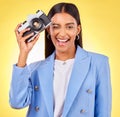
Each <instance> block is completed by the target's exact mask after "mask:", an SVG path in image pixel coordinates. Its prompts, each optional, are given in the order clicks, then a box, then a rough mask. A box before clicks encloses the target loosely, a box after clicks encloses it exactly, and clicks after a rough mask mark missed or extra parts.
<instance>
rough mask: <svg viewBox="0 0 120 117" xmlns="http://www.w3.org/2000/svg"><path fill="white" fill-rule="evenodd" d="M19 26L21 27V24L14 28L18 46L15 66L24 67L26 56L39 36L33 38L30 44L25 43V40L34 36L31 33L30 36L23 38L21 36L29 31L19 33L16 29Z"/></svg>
mask: <svg viewBox="0 0 120 117" xmlns="http://www.w3.org/2000/svg"><path fill="white" fill-rule="evenodd" d="M20 26H21V24H18V25H17V27H16V28H15V34H16V39H17V42H18V46H19V49H20V53H19V58H18V63H17V66H19V67H24V66H25V65H26V61H27V57H28V54H29V52H30V50H31V49H32V48H33V46H34V45H35V43H36V42H37V40H38V38H39V34H38V35H37V36H35V38H34V39H33V40H32V41H31V42H28V43H26V42H25V40H26V39H28V38H30V37H31V36H33V35H34V34H33V33H31V34H29V35H27V36H24V37H23V34H24V33H25V32H26V31H29V30H30V29H29V28H27V29H24V30H22V31H21V32H19V31H18V29H19V27H20Z"/></svg>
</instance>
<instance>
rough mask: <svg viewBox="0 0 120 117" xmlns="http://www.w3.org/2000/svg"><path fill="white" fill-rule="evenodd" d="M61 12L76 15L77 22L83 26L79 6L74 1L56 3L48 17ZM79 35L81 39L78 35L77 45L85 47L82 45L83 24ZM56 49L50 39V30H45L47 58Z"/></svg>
mask: <svg viewBox="0 0 120 117" xmlns="http://www.w3.org/2000/svg"><path fill="white" fill-rule="evenodd" d="M61 12H65V13H68V14H70V15H71V16H72V17H74V18H75V19H76V22H77V24H78V25H80V26H81V21H80V15H79V11H78V9H77V7H76V6H75V5H74V4H72V3H64V2H62V3H58V4H56V5H54V6H53V7H52V8H51V9H50V11H49V13H48V18H49V19H51V18H52V17H53V16H54V15H55V14H56V13H61ZM78 35H79V39H77V37H76V39H75V46H77V45H79V46H80V47H81V48H82V47H83V45H82V26H81V31H80V33H79V34H78ZM54 50H55V47H54V45H53V43H52V41H51V39H50V36H49V38H48V32H47V31H46V30H45V58H47V57H48V56H49V55H51V54H52V53H53V51H54Z"/></svg>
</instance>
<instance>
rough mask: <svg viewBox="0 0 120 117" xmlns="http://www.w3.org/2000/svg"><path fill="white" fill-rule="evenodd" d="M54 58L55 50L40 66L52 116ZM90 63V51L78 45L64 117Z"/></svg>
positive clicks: (44, 91)
mask: <svg viewBox="0 0 120 117" xmlns="http://www.w3.org/2000/svg"><path fill="white" fill-rule="evenodd" d="M54 58H55V52H54V53H53V54H52V55H51V56H50V57H48V58H47V59H46V60H45V61H44V62H43V63H41V65H40V66H39V68H38V73H39V77H40V78H39V79H40V85H41V90H42V94H43V98H44V100H45V104H46V107H47V110H48V114H49V116H50V117H53V104H54V103H53V102H54V101H53V99H54V98H53V77H54V76H53V70H54ZM89 64H90V57H88V53H87V52H86V51H85V50H83V49H82V48H80V47H79V46H78V47H77V51H76V56H75V61H74V66H73V70H72V73H71V78H70V81H69V86H68V90H67V94H66V100H65V104H64V109H63V117H65V116H66V115H67V113H68V112H69V110H70V107H71V106H72V103H73V101H74V99H75V97H76V95H77V93H78V91H79V89H80V87H81V85H82V83H83V81H84V80H85V78H86V75H87V72H88V69H89Z"/></svg>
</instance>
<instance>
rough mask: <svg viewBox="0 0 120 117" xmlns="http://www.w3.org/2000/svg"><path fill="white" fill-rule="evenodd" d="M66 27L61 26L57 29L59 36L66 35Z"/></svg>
mask: <svg viewBox="0 0 120 117" xmlns="http://www.w3.org/2000/svg"><path fill="white" fill-rule="evenodd" d="M66 34H67V33H66V29H65V28H61V30H60V31H59V35H60V36H61V37H64V36H66Z"/></svg>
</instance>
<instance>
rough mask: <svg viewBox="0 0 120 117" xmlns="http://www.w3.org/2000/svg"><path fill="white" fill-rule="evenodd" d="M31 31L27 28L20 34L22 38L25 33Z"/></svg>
mask: <svg viewBox="0 0 120 117" xmlns="http://www.w3.org/2000/svg"><path fill="white" fill-rule="evenodd" d="M29 30H30V28H26V29H23V30H22V31H20V32H19V34H20V37H23V34H24V33H25V32H27V31H29Z"/></svg>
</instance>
